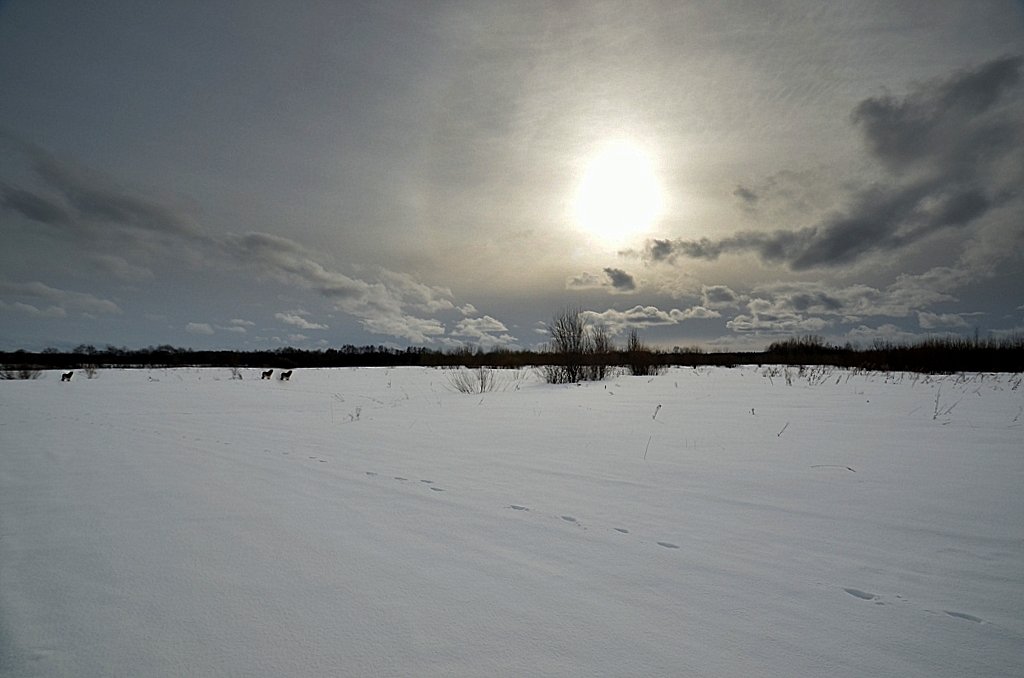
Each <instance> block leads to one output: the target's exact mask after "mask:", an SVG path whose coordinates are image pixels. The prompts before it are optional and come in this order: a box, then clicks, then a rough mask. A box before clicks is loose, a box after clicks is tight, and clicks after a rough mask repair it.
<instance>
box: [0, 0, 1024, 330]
mask: <svg viewBox="0 0 1024 678" xmlns="http://www.w3.org/2000/svg"><path fill="white" fill-rule="evenodd" d="M1022 54H1024V3H1021V2H1011V1H1009V0H1007V1H996V0H992V1H986V0H964V1H959V2H953V1H946V0H921V1H920V2H913V1H907V2H900V1H895V2H894V1H893V0H879V1H878V2H868V1H864V2H861V1H859V0H858V1H854V0H850V1H844V2H821V0H791V1H777V2H768V1H764V2H762V1H759V0H749V1H745V2H741V1H736V2H731V1H729V0H704V1H693V2H689V1H686V0H673V1H667V2H650V3H647V2H602V1H599V0H583V1H581V2H569V1H561V0H560V1H557V2H556V1H552V2H511V1H503V2H426V1H423V2H420V1H410V2H388V1H381V0H373V1H367V2H356V1H342V0H323V1H321V2H315V1H312V0H309V1H307V0H246V1H226V0H225V1H221V0H196V1H195V2H190V1H185V0H176V1H174V2H135V1H130V0H125V1H124V2H118V1H114V0H97V1H91V2H80V1H79V0H67V1H60V0H0V236H2V242H3V246H2V247H0V349H19V348H24V349H28V350H38V349H42V348H45V347H48V346H52V347H57V348H61V349H64V348H70V347H73V346H75V345H78V344H80V343H91V344H95V345H97V346H100V347H102V346H105V345H107V344H112V345H115V346H127V347H129V348H140V347H145V346H148V345H156V344H172V345H175V346H186V347H193V348H207V347H214V348H239V349H244V348H276V347H280V346H296V347H302V348H317V347H329V346H335V347H340V346H341V345H344V344H356V345H363V344H385V345H394V346H408V345H425V346H429V347H434V348H448V347H455V346H461V345H470V346H483V347H484V348H491V347H494V346H502V345H505V346H511V347H523V348H531V347H535V346H537V345H539V344H541V343H543V342H544V341H545V340H546V334H545V333H544V332H543V326H544V324H545V323H547V322H549V321H550V320H551V318H552V316H553V315H555V314H556V313H558V312H559V311H560V310H561V309H563V308H565V307H567V306H578V307H581V308H583V309H585V310H586V311H588V312H589V315H590V317H591V319H592V320H593V321H594V322H600V323H603V324H605V325H606V326H607V327H608V328H609V329H610V330H611V331H612V332H613V333H616V335H617V336H618V338H619V341H620V342H621V341H622V336H623V334H624V333H625V332H627V331H628V330H629V329H631V328H637V329H639V330H640V333H641V336H642V337H643V338H644V339H646V340H647V341H648V343H652V344H657V345H661V346H664V347H667V348H670V347H672V346H676V345H679V346H692V345H702V346H704V347H706V348H709V349H716V348H717V349H726V348H734V347H735V348H755V349H756V348H761V347H763V346H765V345H766V344H768V343H769V342H771V341H773V340H776V339H778V338H780V337H787V336H793V335H804V334H817V335H821V336H824V337H826V338H828V339H829V340H832V341H837V342H840V343H842V342H846V341H852V342H858V343H860V344H862V345H864V344H868V343H870V342H872V341H873V340H875V339H877V338H881V339H886V340H904V339H911V338H914V337H916V336H920V335H931V334H943V335H944V334H946V333H949V332H955V333H961V334H964V335H967V336H973V334H974V332H975V331H978V332H980V334H981V336H989V334H990V333H992V334H998V333H1005V332H1014V331H1016V332H1021V331H1024V261H1022V251H1024V247H1022V245H1024V196H1022V190H1024V57H1022Z"/></svg>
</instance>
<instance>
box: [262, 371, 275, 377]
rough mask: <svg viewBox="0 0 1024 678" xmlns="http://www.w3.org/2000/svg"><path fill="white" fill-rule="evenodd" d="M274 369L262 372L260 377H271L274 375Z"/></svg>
mask: <svg viewBox="0 0 1024 678" xmlns="http://www.w3.org/2000/svg"><path fill="white" fill-rule="evenodd" d="M273 374H274V370H267V371H266V372H261V373H260V379H270V377H271V376H273Z"/></svg>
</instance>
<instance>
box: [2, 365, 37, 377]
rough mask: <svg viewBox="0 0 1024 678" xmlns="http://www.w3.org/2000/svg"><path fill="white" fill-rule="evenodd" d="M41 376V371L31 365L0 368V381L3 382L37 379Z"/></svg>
mask: <svg viewBox="0 0 1024 678" xmlns="http://www.w3.org/2000/svg"><path fill="white" fill-rule="evenodd" d="M41 376H43V371H42V370H41V369H39V368H37V367H32V366H31V365H19V366H16V367H9V366H8V367H3V368H0V379H4V380H29V379H38V378H39V377H41Z"/></svg>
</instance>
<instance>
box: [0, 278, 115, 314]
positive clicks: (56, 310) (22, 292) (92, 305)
mask: <svg viewBox="0 0 1024 678" xmlns="http://www.w3.org/2000/svg"><path fill="white" fill-rule="evenodd" d="M2 297H7V298H9V299H22V300H25V299H29V300H36V299H38V300H42V301H44V302H46V303H49V304H50V307H49V308H47V309H44V310H40V309H38V308H36V307H35V306H34V305H33V304H31V303H27V302H21V305H19V302H15V303H14V304H12V305H11V307H13V308H15V309H19V310H22V311H24V312H26V313H30V314H35V313H34V312H33V311H32V310H31V309H35V310H36V311H38V314H40V315H45V316H47V317H62V316H63V315H66V314H68V313H72V312H77V313H82V314H85V315H111V314H116V313H120V312H121V308H120V307H119V306H118V305H117V304H115V303H114V302H112V301H110V300H108V299H101V298H99V297H96V296H94V295H92V294H88V293H84V292H71V291H68V290H61V289H57V288H55V287H50V286H49V285H45V284H43V283H41V282H38V281H36V282H28V283H13V282H4V281H0V298H2Z"/></svg>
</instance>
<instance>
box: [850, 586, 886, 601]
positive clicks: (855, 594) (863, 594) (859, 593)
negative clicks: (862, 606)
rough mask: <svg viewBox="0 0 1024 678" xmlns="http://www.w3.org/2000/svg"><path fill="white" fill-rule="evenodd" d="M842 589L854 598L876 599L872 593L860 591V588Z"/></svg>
mask: <svg viewBox="0 0 1024 678" xmlns="http://www.w3.org/2000/svg"><path fill="white" fill-rule="evenodd" d="M843 590H844V591H846V592H847V593H849V594H850V595H851V596H853V597H854V598H860V599H861V600H878V596H876V595H875V594H874V593H868V592H867V591H861V590H860V589H848V588H843Z"/></svg>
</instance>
